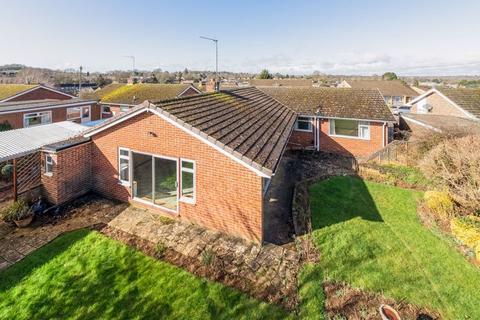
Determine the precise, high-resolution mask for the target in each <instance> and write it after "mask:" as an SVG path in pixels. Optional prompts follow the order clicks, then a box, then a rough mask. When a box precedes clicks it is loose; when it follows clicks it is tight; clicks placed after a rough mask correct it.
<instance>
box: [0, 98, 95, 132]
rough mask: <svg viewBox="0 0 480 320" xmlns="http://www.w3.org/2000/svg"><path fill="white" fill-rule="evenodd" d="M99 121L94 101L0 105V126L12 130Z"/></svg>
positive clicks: (54, 101) (43, 101)
mask: <svg viewBox="0 0 480 320" xmlns="http://www.w3.org/2000/svg"><path fill="white" fill-rule="evenodd" d="M99 119H100V106H99V105H98V104H97V101H95V100H83V99H78V98H75V99H69V100H34V101H19V102H3V103H0V124H8V125H9V126H10V127H11V128H12V129H20V128H27V127H32V126H37V125H44V124H49V123H55V122H61V121H67V120H68V121H73V122H77V123H87V122H90V121H95V120H99Z"/></svg>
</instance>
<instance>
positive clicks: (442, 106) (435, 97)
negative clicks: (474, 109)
mask: <svg viewBox="0 0 480 320" xmlns="http://www.w3.org/2000/svg"><path fill="white" fill-rule="evenodd" d="M424 99H426V100H427V104H428V105H430V106H431V107H432V110H431V111H430V112H429V113H428V114H434V115H444V116H455V117H463V118H467V116H466V115H465V114H464V113H463V112H462V111H460V110H459V109H458V108H456V107H455V106H453V105H452V104H451V103H450V102H448V101H447V100H445V99H444V98H443V97H442V96H440V95H439V94H438V93H432V94H431V95H429V96H428V97H426V98H424ZM411 112H412V113H417V112H418V103H415V104H414V105H413V106H412V110H411Z"/></svg>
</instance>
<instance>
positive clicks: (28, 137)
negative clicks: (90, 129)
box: [0, 121, 87, 162]
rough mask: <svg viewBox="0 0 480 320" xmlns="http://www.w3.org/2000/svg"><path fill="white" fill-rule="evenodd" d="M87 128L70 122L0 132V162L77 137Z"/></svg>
mask: <svg viewBox="0 0 480 320" xmlns="http://www.w3.org/2000/svg"><path fill="white" fill-rule="evenodd" d="M86 129H87V128H86V127H84V126H82V125H80V124H77V123H74V122H70V121H63V122H57V123H51V124H46V125H42V126H36V127H30V128H23V129H16V130H9V131H3V132H0V162H2V161H7V160H11V159H15V158H18V157H21V156H24V155H27V154H30V153H32V152H35V151H37V150H39V149H40V148H41V147H43V146H45V145H48V144H51V143H56V142H59V141H63V140H67V139H71V138H73V137H75V136H78V135H79V134H80V133H81V132H82V131H85V130H86Z"/></svg>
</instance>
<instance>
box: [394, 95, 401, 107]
mask: <svg viewBox="0 0 480 320" xmlns="http://www.w3.org/2000/svg"><path fill="white" fill-rule="evenodd" d="M392 100H393V102H392V103H393V105H395V106H396V105H399V104H402V103H403V98H402V97H401V96H393V97H392Z"/></svg>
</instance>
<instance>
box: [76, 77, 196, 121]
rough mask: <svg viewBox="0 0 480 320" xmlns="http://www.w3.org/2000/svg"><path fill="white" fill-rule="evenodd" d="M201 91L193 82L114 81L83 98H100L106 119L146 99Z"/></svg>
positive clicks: (160, 99) (185, 94)
mask: <svg viewBox="0 0 480 320" xmlns="http://www.w3.org/2000/svg"><path fill="white" fill-rule="evenodd" d="M199 93H201V91H200V90H198V89H197V88H196V87H195V86H194V85H192V84H153V83H139V84H118V83H113V84H110V85H107V86H105V87H104V88H102V89H100V90H97V91H95V92H93V93H85V94H83V95H82V98H86V99H96V100H99V101H100V105H101V117H102V119H105V118H110V117H112V116H114V115H117V114H119V113H121V112H125V111H128V110H129V109H131V108H132V107H134V106H136V105H139V104H141V103H142V102H144V101H145V100H148V101H162V100H170V99H174V98H181V97H187V96H191V95H196V94H199Z"/></svg>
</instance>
